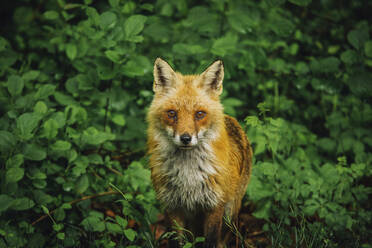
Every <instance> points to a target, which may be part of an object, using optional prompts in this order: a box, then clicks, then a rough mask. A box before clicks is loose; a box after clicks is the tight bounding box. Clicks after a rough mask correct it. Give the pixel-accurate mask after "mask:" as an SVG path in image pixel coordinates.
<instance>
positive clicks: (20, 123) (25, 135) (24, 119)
mask: <svg viewBox="0 0 372 248" xmlns="http://www.w3.org/2000/svg"><path fill="white" fill-rule="evenodd" d="M40 119H41V117H40V115H39V114H37V113H24V114H22V115H21V116H20V117H18V119H17V121H16V122H17V128H18V130H19V133H20V137H21V138H22V139H24V140H29V139H31V138H32V137H33V134H32V132H33V131H34V129H35V128H36V127H37V126H38V124H39V121H40Z"/></svg>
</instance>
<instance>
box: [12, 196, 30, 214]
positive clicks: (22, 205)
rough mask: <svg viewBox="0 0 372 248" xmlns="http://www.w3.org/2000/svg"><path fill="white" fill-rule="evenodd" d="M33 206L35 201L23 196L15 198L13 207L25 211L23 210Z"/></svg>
mask: <svg viewBox="0 0 372 248" xmlns="http://www.w3.org/2000/svg"><path fill="white" fill-rule="evenodd" d="M33 206H35V203H34V201H33V200H31V199H29V198H27V197H22V198H17V199H15V200H13V201H12V206H11V208H12V209H14V210H17V211H23V210H27V209H30V208H32V207H33Z"/></svg>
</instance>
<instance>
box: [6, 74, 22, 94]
mask: <svg viewBox="0 0 372 248" xmlns="http://www.w3.org/2000/svg"><path fill="white" fill-rule="evenodd" d="M23 87H24V82H23V79H22V78H21V77H20V76H17V75H11V76H10V77H9V78H8V91H9V93H10V94H11V95H12V96H18V95H20V94H21V93H22V90H23Z"/></svg>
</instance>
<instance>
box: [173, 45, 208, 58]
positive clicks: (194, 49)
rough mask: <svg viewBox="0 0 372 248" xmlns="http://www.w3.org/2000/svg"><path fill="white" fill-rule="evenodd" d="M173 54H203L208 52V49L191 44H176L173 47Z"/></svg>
mask: <svg viewBox="0 0 372 248" xmlns="http://www.w3.org/2000/svg"><path fill="white" fill-rule="evenodd" d="M172 50H173V52H175V53H179V54H184V55H187V54H201V53H205V52H207V49H206V48H204V47H202V46H200V45H191V44H184V43H177V44H174V45H173V47H172Z"/></svg>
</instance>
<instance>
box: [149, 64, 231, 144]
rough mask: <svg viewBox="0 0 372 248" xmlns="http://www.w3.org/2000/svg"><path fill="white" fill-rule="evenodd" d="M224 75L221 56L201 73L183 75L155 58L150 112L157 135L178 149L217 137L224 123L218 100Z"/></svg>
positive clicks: (154, 132)
mask: <svg viewBox="0 0 372 248" xmlns="http://www.w3.org/2000/svg"><path fill="white" fill-rule="evenodd" d="M223 76H224V68H223V63H222V61H221V60H217V61H215V62H214V63H213V64H212V65H210V66H209V67H208V68H207V69H206V70H205V71H204V72H203V73H201V74H200V75H182V74H181V73H178V72H175V71H174V70H173V69H172V68H171V66H170V65H169V64H168V63H167V62H165V61H164V60H162V59H160V58H158V59H156V61H155V64H154V84H153V90H154V92H155V96H154V99H153V102H152V104H151V106H150V109H149V113H148V120H149V122H150V129H151V130H149V131H152V134H153V136H154V139H161V140H166V143H167V144H166V145H170V146H173V147H176V148H177V149H192V148H193V147H196V146H198V145H200V144H203V143H205V142H208V141H210V140H213V139H216V138H217V137H218V134H219V130H220V128H221V126H222V125H223V123H224V121H223V120H224V114H223V107H222V105H221V103H220V101H219V95H220V94H221V93H222V80H223ZM163 143H164V142H163Z"/></svg>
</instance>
